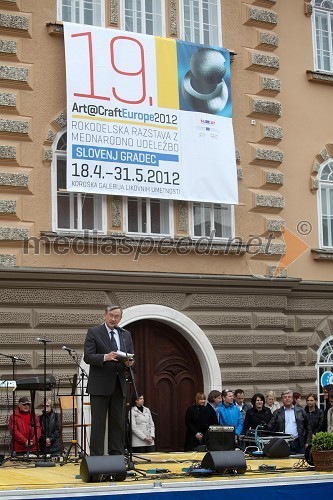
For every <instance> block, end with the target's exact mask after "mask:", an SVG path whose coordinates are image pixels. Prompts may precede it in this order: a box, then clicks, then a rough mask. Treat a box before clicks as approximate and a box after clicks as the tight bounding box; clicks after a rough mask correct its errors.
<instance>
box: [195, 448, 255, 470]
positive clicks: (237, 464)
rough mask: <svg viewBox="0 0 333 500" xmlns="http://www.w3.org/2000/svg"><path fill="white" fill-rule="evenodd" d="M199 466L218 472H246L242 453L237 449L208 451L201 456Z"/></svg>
mask: <svg viewBox="0 0 333 500" xmlns="http://www.w3.org/2000/svg"><path fill="white" fill-rule="evenodd" d="M201 467H202V468H203V469H210V470H211V471H214V472H218V473H220V474H223V473H227V472H233V473H235V472H236V473H237V474H244V473H245V472H246V461H245V457H244V453H243V452H242V451H239V450H234V451H209V452H208V453H206V455H205V456H204V457H203V459H202V462H201Z"/></svg>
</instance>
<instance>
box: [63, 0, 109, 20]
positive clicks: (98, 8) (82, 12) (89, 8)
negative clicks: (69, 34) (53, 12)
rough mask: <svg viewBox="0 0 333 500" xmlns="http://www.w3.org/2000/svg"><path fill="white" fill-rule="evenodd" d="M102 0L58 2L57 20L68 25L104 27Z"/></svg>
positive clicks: (65, 0)
mask: <svg viewBox="0 0 333 500" xmlns="http://www.w3.org/2000/svg"><path fill="white" fill-rule="evenodd" d="M104 10H105V7H104V0H59V12H58V14H59V18H60V19H61V20H62V21H68V22H70V23H79V24H90V25H91V26H104Z"/></svg>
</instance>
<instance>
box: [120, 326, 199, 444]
mask: <svg viewBox="0 0 333 500" xmlns="http://www.w3.org/2000/svg"><path fill="white" fill-rule="evenodd" d="M126 328H128V329H129V330H130V331H131V333H132V336H133V341H134V346H135V354H136V362H135V368H134V370H133V372H134V375H135V385H136V387H137V389H138V391H142V392H143V393H144V396H145V400H146V404H147V406H149V407H150V409H151V410H152V411H153V412H154V413H155V415H154V414H153V418H154V421H155V426H156V446H157V449H158V450H159V451H181V450H182V449H183V445H184V438H185V425H184V416H185V412H186V409H187V407H188V406H190V405H191V404H193V400H194V395H195V393H196V392H197V391H198V390H200V391H201V390H203V377H202V372H201V368H200V363H199V360H198V358H197V356H196V354H195V352H194V350H193V348H192V347H191V345H190V344H189V342H188V341H187V340H186V339H185V337H183V336H182V335H181V334H180V333H179V332H178V331H177V330H175V329H174V328H172V327H171V326H169V325H166V324H164V323H161V322H159V321H155V320H140V321H135V322H133V323H130V324H127V325H126Z"/></svg>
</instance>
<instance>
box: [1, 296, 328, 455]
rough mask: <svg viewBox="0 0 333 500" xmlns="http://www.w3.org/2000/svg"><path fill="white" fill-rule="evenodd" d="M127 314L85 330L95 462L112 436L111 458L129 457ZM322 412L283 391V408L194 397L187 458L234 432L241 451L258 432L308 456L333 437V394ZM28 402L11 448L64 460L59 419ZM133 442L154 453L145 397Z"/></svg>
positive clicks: (136, 405) (134, 421)
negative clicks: (222, 433) (216, 435)
mask: <svg viewBox="0 0 333 500" xmlns="http://www.w3.org/2000/svg"><path fill="white" fill-rule="evenodd" d="M122 315H123V310H122V308H121V307H120V306H119V305H117V304H110V305H108V306H107V307H106V308H105V311H104V322H103V323H102V324H101V325H98V326H94V327H91V328H89V329H88V332H87V335H86V338H85V342H84V361H85V362H86V363H87V364H88V365H89V367H90V368H89V377H88V384H87V393H88V394H89V395H90V409H91V435H90V454H91V455H97V456H101V455H104V440H105V433H106V429H107V430H108V442H107V453H108V454H109V455H123V454H125V445H126V425H127V424H126V422H127V421H128V419H127V415H126V376H127V375H128V373H129V374H130V377H132V381H133V374H132V365H133V363H134V346H133V340H132V336H131V333H130V332H129V331H128V330H126V329H124V328H122V327H120V326H119V323H120V321H121V319H122ZM323 396H324V400H325V403H326V408H325V411H322V410H321V409H320V408H319V407H318V405H317V401H318V399H317V395H316V394H314V393H310V394H308V395H307V396H306V406H305V408H303V407H302V406H301V394H299V393H296V392H293V391H291V390H286V391H284V392H283V393H282V394H281V404H280V403H279V402H278V401H277V400H276V395H275V393H274V392H273V391H268V392H267V393H266V394H265V395H263V394H261V393H259V392H258V393H256V394H253V396H252V397H251V404H248V403H245V394H244V391H243V390H242V389H237V390H235V391H233V390H230V389H224V390H223V391H222V392H220V391H218V390H212V391H211V392H210V393H209V394H208V398H207V402H206V397H205V394H204V393H202V392H199V393H197V395H196V397H195V403H194V405H193V406H191V407H190V408H188V410H187V412H186V415H185V424H186V429H187V432H186V439H185V445H184V448H185V451H189V450H194V449H196V448H198V447H199V446H205V445H206V440H207V431H208V429H209V427H210V426H214V425H225V426H229V427H232V428H233V429H234V433H235V439H236V441H237V444H238V445H241V444H242V440H244V436H245V435H246V434H247V433H248V432H249V431H252V430H253V429H256V428H257V427H258V426H261V427H262V428H264V429H267V430H268V431H273V432H275V431H276V432H284V433H286V434H289V435H291V436H292V437H293V439H292V440H291V441H290V448H291V451H293V452H296V453H302V452H304V449H305V447H306V446H307V445H309V444H310V443H311V439H312V435H313V434H315V433H316V432H318V431H319V430H327V431H329V432H333V386H327V387H325V388H324V391H323ZM30 406H31V405H30V401H29V398H27V397H21V398H20V399H19V403H18V406H17V408H16V410H15V412H14V414H13V415H11V417H10V422H9V428H10V433H11V436H12V443H11V448H12V451H13V452H16V453H29V452H36V451H37V452H38V451H41V452H44V453H48V454H50V455H51V456H57V455H59V454H60V418H59V415H58V414H57V413H55V412H54V411H53V409H52V404H51V401H50V400H47V401H46V402H45V405H44V406H45V408H44V411H43V413H42V415H41V416H37V415H35V414H34V415H32V414H31V407H30ZM128 416H129V422H130V429H131V438H130V439H129V441H128V443H129V446H130V448H132V449H133V450H134V451H136V452H140V453H141V452H143V453H147V452H150V451H154V450H155V442H154V439H155V426H154V422H153V419H152V416H151V412H150V410H149V409H148V408H147V407H145V406H144V397H143V394H141V393H140V394H135V396H134V397H133V401H132V405H131V408H130V410H129V415H128Z"/></svg>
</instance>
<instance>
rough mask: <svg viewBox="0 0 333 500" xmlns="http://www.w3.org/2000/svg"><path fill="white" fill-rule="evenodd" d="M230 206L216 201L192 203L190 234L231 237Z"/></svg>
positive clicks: (197, 236) (194, 235) (196, 236)
mask: <svg viewBox="0 0 333 500" xmlns="http://www.w3.org/2000/svg"><path fill="white" fill-rule="evenodd" d="M232 233H233V228H232V207H231V205H220V204H218V203H200V202H194V203H192V236H193V237H195V238H199V237H203V236H207V237H212V238H214V239H216V238H223V239H226V238H231V237H232Z"/></svg>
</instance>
